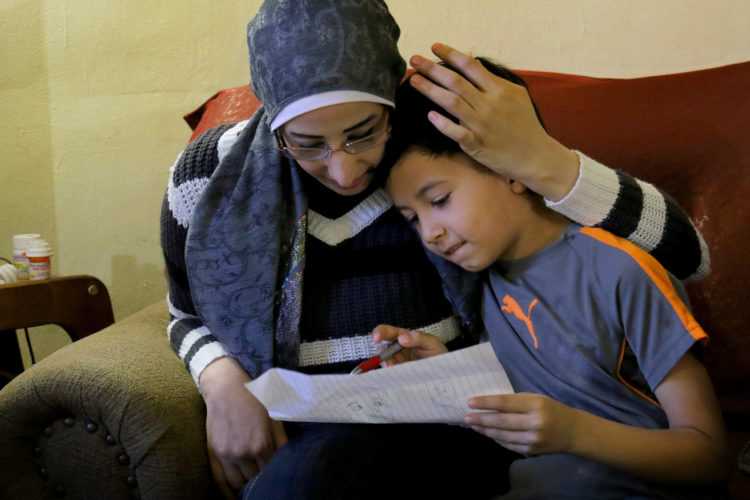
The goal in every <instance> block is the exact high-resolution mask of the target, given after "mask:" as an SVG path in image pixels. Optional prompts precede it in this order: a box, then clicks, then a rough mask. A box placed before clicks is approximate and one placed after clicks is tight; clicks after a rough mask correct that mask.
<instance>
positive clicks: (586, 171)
mask: <svg viewBox="0 0 750 500" xmlns="http://www.w3.org/2000/svg"><path fill="white" fill-rule="evenodd" d="M574 152H575V154H576V155H578V179H577V180H576V183H575V185H574V186H573V189H571V190H570V192H569V193H568V194H567V195H565V197H564V198H563V199H561V200H560V201H551V200H548V199H547V198H545V199H544V202H545V204H546V205H547V206H548V207H549V208H551V209H552V210H554V211H556V212H559V213H560V214H562V215H564V216H565V217H567V218H568V219H570V220H572V221H574V222H577V223H579V224H581V225H584V226H595V225H597V224H599V223H601V222H602V221H603V220H604V219H605V218H606V217H607V215H609V213H610V211H611V210H612V207H613V206H614V204H615V201H616V200H617V195H618V194H619V192H620V181H619V180H618V178H617V173H616V172H615V171H614V170H612V169H611V168H609V167H606V166H604V165H602V164H601V163H599V162H597V161H596V160H593V159H591V158H589V157H588V156H586V155H585V154H583V153H581V152H580V151H575V150H574Z"/></svg>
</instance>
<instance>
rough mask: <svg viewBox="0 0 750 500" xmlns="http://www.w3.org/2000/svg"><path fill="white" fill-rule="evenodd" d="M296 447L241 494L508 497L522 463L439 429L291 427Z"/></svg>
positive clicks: (460, 431)
mask: <svg viewBox="0 0 750 500" xmlns="http://www.w3.org/2000/svg"><path fill="white" fill-rule="evenodd" d="M286 429H287V433H288V435H289V442H288V443H287V444H286V445H284V446H283V447H282V448H281V449H280V450H279V451H278V452H277V453H276V455H274V457H273V459H272V460H271V461H270V463H269V464H268V465H267V466H266V468H265V469H263V471H262V472H261V473H260V474H259V475H258V476H257V477H256V478H255V479H254V480H252V481H250V483H248V484H247V485H246V486H245V488H243V490H242V492H241V493H240V498H242V500H252V499H264V500H265V499H310V500H312V499H326V500H335V499H346V500H350V499H357V500H366V499H370V498H372V499H375V498H377V499H379V500H382V499H383V498H388V499H389V500H393V499H398V498H409V499H416V498H428V499H440V498H446V499H449V498H450V499H456V498H461V499H464V498H466V499H482V498H490V497H492V496H494V495H499V494H502V493H504V492H505V491H506V490H507V488H508V468H509V466H510V463H511V462H512V461H513V460H514V459H515V458H517V457H518V455H516V454H515V453H513V452H510V451H508V450H506V449H505V448H502V447H501V446H500V445H498V444H497V443H495V442H494V441H492V440H491V439H489V438H486V437H484V436H482V435H480V434H478V433H476V432H474V431H472V430H471V429H466V428H463V427H458V426H449V425H439V424H384V425H370V424H302V425H299V424H292V425H289V424H287V425H286Z"/></svg>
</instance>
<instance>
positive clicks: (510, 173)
mask: <svg viewBox="0 0 750 500" xmlns="http://www.w3.org/2000/svg"><path fill="white" fill-rule="evenodd" d="M432 51H433V53H434V54H435V55H436V56H438V57H439V58H440V59H442V60H443V61H444V62H446V63H447V64H449V65H450V66H451V67H453V68H455V69H456V70H457V72H456V71H453V70H451V69H448V68H446V67H444V66H441V65H439V64H437V63H435V62H432V61H429V60H427V59H426V58H424V57H421V56H413V57H412V58H411V61H410V62H411V64H412V66H414V68H415V69H416V70H417V71H418V72H419V74H421V75H424V76H426V77H427V78H423V77H420V75H415V76H414V77H412V78H411V79H410V82H411V84H412V85H413V86H414V87H415V88H416V89H417V90H419V91H420V92H421V93H422V94H424V95H425V96H427V97H428V98H429V99H431V100H432V101H434V102H435V103H436V104H438V105H439V106H441V107H442V108H444V109H445V110H446V111H447V112H448V113H450V114H451V115H453V116H455V117H456V118H458V120H459V123H458V124H456V123H455V122H453V121H451V120H449V119H448V118H446V117H445V116H442V115H440V114H439V113H436V112H431V113H430V115H429V118H430V121H431V122H432V123H433V125H435V127H436V128H437V129H438V130H440V132H442V133H443V134H445V135H446V136H448V137H450V138H451V139H453V140H455V141H456V142H458V143H459V144H460V145H461V148H462V149H463V150H464V151H465V152H466V153H467V154H468V155H469V156H471V157H472V158H473V159H474V160H476V161H478V162H479V163H481V164H483V165H485V166H486V167H488V168H490V169H492V170H494V171H496V172H497V173H499V174H501V175H504V176H505V177H507V178H509V179H516V180H519V181H521V182H522V183H524V184H526V185H527V186H529V188H530V189H532V190H533V191H535V192H537V193H539V194H541V195H543V196H546V197H547V198H550V199H561V198H562V197H564V196H565V195H566V194H567V193H568V192H569V191H570V189H571V188H572V186H573V184H575V181H576V179H577V177H578V158H577V156H576V155H575V153H573V152H572V151H570V150H569V149H568V148H566V147H565V146H563V145H562V144H560V143H559V142H558V141H557V140H555V139H554V138H552V137H551V136H550V135H549V134H547V132H546V131H545V130H544V127H542V125H541V123H540V122H539V119H538V118H537V116H536V112H535V110H534V106H533V104H532V102H531V98H530V97H529V93H528V92H527V91H526V89H525V88H524V87H522V86H520V85H516V84H515V83H512V82H510V81H508V80H505V79H504V78H501V77H499V76H497V75H495V74H493V73H492V72H490V71H489V70H487V69H486V68H485V67H484V66H483V65H482V64H481V63H480V62H479V61H478V60H477V59H476V58H474V57H471V56H469V55H467V54H464V53H462V52H459V51H457V50H455V49H453V48H451V47H449V46H447V45H443V44H439V43H436V44H434V45H433V46H432Z"/></svg>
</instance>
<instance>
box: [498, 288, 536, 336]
mask: <svg viewBox="0 0 750 500" xmlns="http://www.w3.org/2000/svg"><path fill="white" fill-rule="evenodd" d="M538 302H539V301H538V300H537V299H534V300H533V301H531V305H530V306H529V312H528V313H526V314H524V312H523V309H521V306H519V305H518V302H516V300H515V299H514V298H513V297H511V296H510V295H506V296H505V297H503V304H505V305H503V306H502V307H500V309H501V310H502V311H503V312H507V313H511V314H512V315H513V316H515V317H516V318H518V319H519V320H521V321H523V322H524V323H525V324H526V328H528V329H529V333H530V334H531V338H533V339H534V349H538V348H539V343H538V342H537V340H536V335H535V334H534V325H533V324H532V323H531V310H532V309H533V308H534V306H535V305H537V303H538Z"/></svg>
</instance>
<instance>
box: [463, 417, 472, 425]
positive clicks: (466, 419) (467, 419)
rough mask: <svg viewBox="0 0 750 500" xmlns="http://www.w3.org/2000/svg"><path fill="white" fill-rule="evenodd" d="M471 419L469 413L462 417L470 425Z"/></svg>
mask: <svg viewBox="0 0 750 500" xmlns="http://www.w3.org/2000/svg"><path fill="white" fill-rule="evenodd" d="M471 421H472V418H471V415H466V416H465V417H464V423H465V424H469V425H471Z"/></svg>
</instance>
